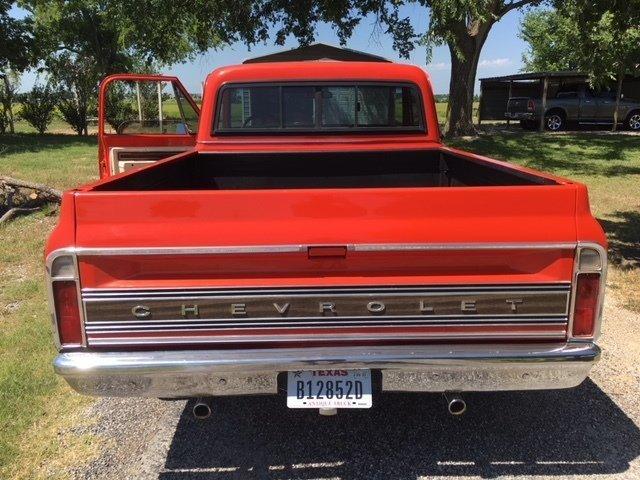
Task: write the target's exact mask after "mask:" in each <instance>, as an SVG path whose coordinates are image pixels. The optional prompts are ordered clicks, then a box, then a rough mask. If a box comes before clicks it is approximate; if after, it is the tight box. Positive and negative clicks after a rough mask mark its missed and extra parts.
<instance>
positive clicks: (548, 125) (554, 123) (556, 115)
mask: <svg viewBox="0 0 640 480" xmlns="http://www.w3.org/2000/svg"><path fill="white" fill-rule="evenodd" d="M566 124H567V120H566V117H565V115H564V113H563V112H561V111H559V110H551V111H549V112H547V114H546V115H545V116H544V128H545V130H548V131H550V132H559V131H560V130H563V129H564V127H566Z"/></svg>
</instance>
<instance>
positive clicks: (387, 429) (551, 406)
mask: <svg viewBox="0 0 640 480" xmlns="http://www.w3.org/2000/svg"><path fill="white" fill-rule="evenodd" d="M638 338H640V314H637V313H633V312H631V311H629V310H626V309H624V308H622V307H621V306H619V304H618V302H616V300H615V299H614V298H612V297H611V296H609V297H607V300H606V305H605V324H604V334H603V337H602V339H601V340H600V344H601V346H602V347H603V351H604V353H603V356H602V359H601V361H600V362H599V363H598V365H597V366H596V367H595V368H594V370H593V372H592V375H591V378H590V379H588V380H587V381H585V382H584V383H583V384H582V385H581V386H579V387H577V388H575V389H571V390H563V391H549V392H515V393H482V394H481V393H476V394H469V395H466V397H465V398H466V399H467V402H468V405H469V412H468V413H467V414H466V415H465V416H463V417H462V418H453V417H451V416H449V415H448V414H447V413H446V411H445V405H444V402H443V400H442V397H441V396H440V395H433V394H385V395H384V396H380V397H377V398H376V400H375V403H374V408H373V409H371V410H370V411H349V412H340V413H339V414H338V415H337V416H335V417H321V416H319V415H318V414H317V413H315V412H313V411H295V410H293V411H292V410H287V408H286V406H285V403H284V400H283V399H282V398H280V397H275V396H266V397H247V398H239V399H237V398H234V399H219V400H216V401H215V403H214V413H213V415H212V417H211V418H210V419H209V420H208V421H205V422H197V421H195V420H194V419H193V418H192V416H191V406H192V405H191V403H190V402H184V401H180V402H162V401H159V400H142V401H140V400H134V399H102V400H100V401H98V402H97V403H96V404H94V405H93V406H92V407H91V410H90V411H89V412H87V415H89V416H94V415H97V416H98V417H99V420H98V422H96V424H95V426H94V427H92V428H93V429H94V430H95V431H94V432H93V433H94V434H96V435H98V436H99V437H100V438H102V439H103V441H104V443H103V445H104V446H103V451H102V454H101V455H100V456H99V458H98V459H97V460H95V461H93V462H92V463H90V464H89V465H88V466H86V467H84V468H82V470H77V471H75V472H73V476H74V477H75V478H91V479H102V478H109V479H129V478H136V479H156V478H160V479H164V480H175V479H198V480H200V479H236V478H242V479H245V478H276V479H288V478H296V479H312V478H323V479H332V478H340V479H355V478H367V479H370V478H381V479H387V478H402V479H405V478H411V479H416V478H418V479H420V478H433V477H441V476H444V477H447V478H497V477H499V478H513V477H521V478H530V477H531V476H536V478H554V479H558V478H584V477H585V476H596V475H597V476H598V478H616V479H636V478H640V460H639V458H640V428H639V426H640V402H639V400H638V392H640V370H639V368H638V363H639V362H640V342H638V341H637V339H638Z"/></svg>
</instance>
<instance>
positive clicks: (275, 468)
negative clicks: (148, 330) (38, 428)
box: [160, 380, 640, 480]
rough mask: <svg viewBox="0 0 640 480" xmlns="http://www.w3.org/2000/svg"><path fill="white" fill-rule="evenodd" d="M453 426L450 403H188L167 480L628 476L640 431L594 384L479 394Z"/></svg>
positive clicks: (402, 397)
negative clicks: (344, 407) (359, 407)
mask: <svg viewBox="0 0 640 480" xmlns="http://www.w3.org/2000/svg"><path fill="white" fill-rule="evenodd" d="M465 398H466V400H467V402H468V406H469V411H468V413H467V414H466V415H465V416H463V417H462V418H455V417H451V416H449V414H447V413H446V411H445V405H444V401H443V399H442V397H441V396H440V395H433V394H384V395H377V396H375V397H374V407H373V409H372V410H369V411H356V410H353V411H341V412H340V413H339V414H338V415H337V416H335V417H321V416H320V415H318V413H317V412H316V411H313V410H309V411H303V410H288V409H287V408H286V405H285V403H286V401H285V398H284V397H282V396H265V397H244V398H226V399H217V400H214V402H213V408H214V411H213V414H212V416H211V417H210V418H209V419H208V420H206V421H204V422H198V421H195V420H194V419H193V417H192V415H191V408H192V407H193V402H188V403H187V406H186V408H185V410H184V412H183V413H182V416H181V418H180V421H179V423H178V426H177V430H176V433H175V436H174V438H173V441H172V444H171V447H170V450H169V454H168V456H167V460H166V464H165V469H164V471H163V473H162V474H161V475H160V478H161V479H163V480H174V479H178V478H180V479H227V478H276V479H284V478H301V479H311V478H326V479H328V478H336V477H338V478H341V479H353V478H367V479H368V478H412V479H415V478H416V477H420V476H426V477H430V476H435V475H444V476H464V475H478V476H481V477H485V478H491V477H496V476H499V475H525V476H533V475H586V474H605V473H616V472H624V471H625V470H627V469H628V466H629V462H630V461H631V460H633V459H634V458H636V457H637V456H638V455H640V430H639V429H638V427H637V426H636V425H635V424H634V423H633V422H632V421H631V420H630V419H629V418H628V417H627V416H626V415H625V414H624V412H622V411H621V410H620V409H619V408H618V407H617V406H616V405H615V404H614V403H613V401H611V399H609V397H607V395H606V394H605V393H603V392H602V391H601V390H600V389H599V388H598V387H597V386H596V385H595V384H594V383H593V382H591V381H590V380H587V381H586V382H585V383H583V384H582V385H581V386H580V387H577V388H575V389H572V390H561V391H550V392H527V393H525V392H517V393H484V394H481V393H475V394H468V395H466V396H465Z"/></svg>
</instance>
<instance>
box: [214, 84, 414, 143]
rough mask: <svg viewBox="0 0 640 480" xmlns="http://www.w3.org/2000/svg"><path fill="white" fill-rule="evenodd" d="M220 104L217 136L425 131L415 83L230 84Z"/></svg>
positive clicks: (221, 95)
mask: <svg viewBox="0 0 640 480" xmlns="http://www.w3.org/2000/svg"><path fill="white" fill-rule="evenodd" d="M217 105H218V107H217V111H216V119H215V122H214V125H215V129H214V131H215V133H245V134H246V133H258V132H278V131H281V132H287V133H288V132H294V131H299V132H319V131H349V132H351V131H381V130H382V131H398V130H408V131H420V132H424V131H425V128H424V115H423V111H422V99H421V98H420V94H419V91H418V88H417V87H416V86H415V85H411V84H388V83H384V84H382V83H357V84H345V83H323V84H314V83H311V84H310V83H304V84H292V83H280V84H255V83H254V84H243V85H226V86H224V87H222V89H221V90H220V93H219V95H218V102H217Z"/></svg>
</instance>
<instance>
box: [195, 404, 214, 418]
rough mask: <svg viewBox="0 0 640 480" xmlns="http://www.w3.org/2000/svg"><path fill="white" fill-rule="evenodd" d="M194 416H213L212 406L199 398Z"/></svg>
mask: <svg viewBox="0 0 640 480" xmlns="http://www.w3.org/2000/svg"><path fill="white" fill-rule="evenodd" d="M193 416H194V417H195V418H197V419H198V420H204V419H206V418H209V417H210V416H211V407H210V406H209V404H207V403H206V402H204V401H202V400H198V401H197V402H196V404H195V405H194V406H193Z"/></svg>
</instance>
